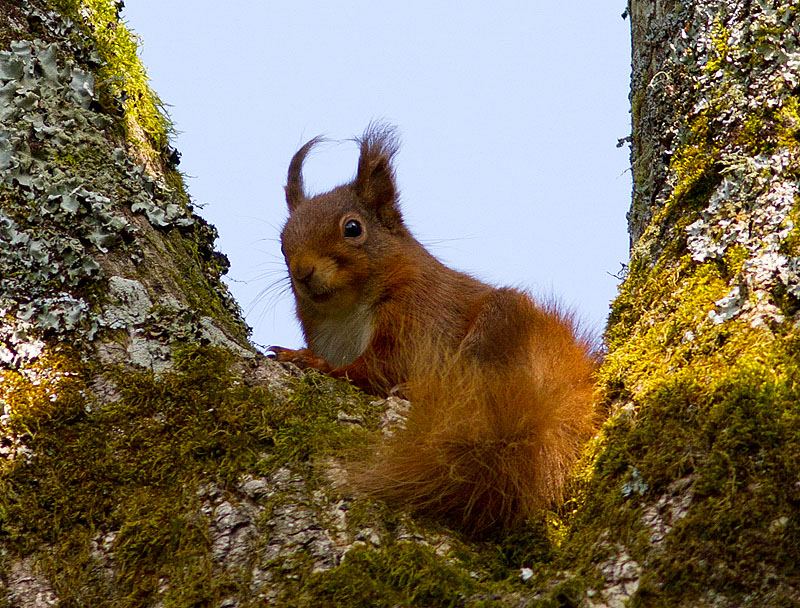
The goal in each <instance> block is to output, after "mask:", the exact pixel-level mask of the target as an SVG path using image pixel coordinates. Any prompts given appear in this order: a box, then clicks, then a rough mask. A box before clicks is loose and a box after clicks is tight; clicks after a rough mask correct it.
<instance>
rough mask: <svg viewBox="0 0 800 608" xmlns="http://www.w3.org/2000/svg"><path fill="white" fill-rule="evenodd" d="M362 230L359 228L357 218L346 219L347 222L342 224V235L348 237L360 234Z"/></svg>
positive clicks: (351, 237) (359, 224) (352, 237)
mask: <svg viewBox="0 0 800 608" xmlns="http://www.w3.org/2000/svg"><path fill="white" fill-rule="evenodd" d="M362 232H363V230H362V228H361V222H359V221H358V220H348V222H347V223H346V224H345V225H344V236H345V237H346V238H349V239H354V238H356V237H359V236H361V233H362Z"/></svg>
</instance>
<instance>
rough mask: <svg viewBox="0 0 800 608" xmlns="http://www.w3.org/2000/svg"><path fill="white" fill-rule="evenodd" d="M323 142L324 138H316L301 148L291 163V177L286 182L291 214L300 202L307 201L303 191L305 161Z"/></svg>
mask: <svg viewBox="0 0 800 608" xmlns="http://www.w3.org/2000/svg"><path fill="white" fill-rule="evenodd" d="M321 141H323V138H322V137H315V138H314V139H312V140H311V141H309V142H307V143H306V144H305V145H304V146H303V147H302V148H300V149H299V150H298V151H297V152H296V153H295V155H294V156H293V157H292V162H290V163H289V177H288V179H287V180H286V188H285V190H286V204H287V205H289V213H291V212H292V211H294V209H295V207H297V205H298V203H300V201H303V200H305V199H306V194H305V192H304V190H303V161H304V160H305V159H306V155H307V154H308V153H309V151H310V150H311V148H313V147H314V146H315V145H317V144H318V143H319V142H321Z"/></svg>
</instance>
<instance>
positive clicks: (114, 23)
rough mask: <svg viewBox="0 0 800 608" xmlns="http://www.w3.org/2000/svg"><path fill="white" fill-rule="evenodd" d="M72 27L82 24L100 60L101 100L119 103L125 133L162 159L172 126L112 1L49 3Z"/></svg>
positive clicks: (132, 38) (61, 1)
mask: <svg viewBox="0 0 800 608" xmlns="http://www.w3.org/2000/svg"><path fill="white" fill-rule="evenodd" d="M51 2H52V4H53V6H55V7H56V8H57V9H58V10H59V11H61V12H62V14H64V15H65V16H68V17H69V18H70V19H72V20H73V21H74V22H75V23H79V24H84V25H85V26H86V28H87V30H88V33H89V35H90V36H91V38H92V39H93V40H94V42H95V45H96V47H97V51H98V52H99V53H100V55H101V57H102V58H103V61H104V63H103V65H102V67H101V68H100V69H99V71H98V74H97V76H98V83H97V84H98V87H99V88H100V90H101V97H105V98H109V97H110V98H112V99H122V107H123V109H124V112H125V117H126V122H125V132H126V134H127V136H128V138H129V139H131V140H132V141H134V142H135V143H136V144H137V146H138V147H139V148H140V149H141V150H142V151H143V152H145V153H146V154H148V155H149V156H151V157H152V158H162V155H163V153H164V151H165V150H166V147H167V144H168V141H169V135H170V133H172V124H171V122H170V120H169V119H168V118H167V116H166V114H165V112H164V107H163V104H162V102H161V100H160V99H159V98H158V96H157V95H156V94H155V93H154V92H153V91H152V89H151V88H150V85H149V84H148V77H147V72H146V71H145V68H144V66H143V65H142V63H141V61H140V60H139V57H138V55H137V51H138V43H137V39H136V37H135V36H134V35H133V34H132V33H131V32H130V31H129V30H128V29H127V28H126V27H125V25H124V24H123V23H121V22H120V20H119V14H118V12H119V8H120V5H119V3H118V2H116V1H115V0H51Z"/></svg>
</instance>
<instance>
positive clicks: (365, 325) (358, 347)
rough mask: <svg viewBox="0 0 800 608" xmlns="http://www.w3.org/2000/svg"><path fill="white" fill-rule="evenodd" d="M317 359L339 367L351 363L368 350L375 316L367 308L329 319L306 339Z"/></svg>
mask: <svg viewBox="0 0 800 608" xmlns="http://www.w3.org/2000/svg"><path fill="white" fill-rule="evenodd" d="M307 338H308V342H309V346H310V347H311V349H312V350H313V351H314V353H315V354H316V355H317V356H320V357H322V358H323V359H325V360H326V361H327V362H328V363H330V364H331V365H334V366H336V367H340V366H342V365H347V364H348V363H351V362H352V361H353V360H354V359H355V358H356V357H358V356H359V355H360V354H361V353H363V352H364V349H366V348H367V345H368V344H369V341H370V338H372V313H371V312H370V310H369V309H368V308H367V307H366V306H357V307H355V308H354V309H352V310H351V311H349V312H346V313H344V314H341V315H336V316H335V317H328V318H326V319H325V320H324V321H322V322H321V323H318V324H317V325H316V326H315V327H314V329H313V333H312V334H309V335H308V336H307Z"/></svg>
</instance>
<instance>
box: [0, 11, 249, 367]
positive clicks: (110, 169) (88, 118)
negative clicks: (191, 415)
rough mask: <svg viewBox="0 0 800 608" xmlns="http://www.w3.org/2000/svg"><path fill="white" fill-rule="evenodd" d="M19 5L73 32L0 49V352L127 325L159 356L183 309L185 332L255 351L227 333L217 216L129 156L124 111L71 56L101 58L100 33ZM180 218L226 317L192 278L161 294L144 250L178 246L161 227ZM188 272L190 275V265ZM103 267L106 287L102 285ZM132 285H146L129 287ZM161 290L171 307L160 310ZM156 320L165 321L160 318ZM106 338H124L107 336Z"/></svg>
mask: <svg viewBox="0 0 800 608" xmlns="http://www.w3.org/2000/svg"><path fill="white" fill-rule="evenodd" d="M23 10H24V11H27V14H28V17H29V18H31V19H33V18H34V17H35V18H36V19H37V20H39V22H40V23H42V24H43V26H44V27H45V28H55V29H51V31H50V34H52V39H53V40H55V39H57V38H58V35H59V33H61V35H62V38H63V39H62V40H58V41H51V42H44V41H42V40H37V39H33V40H19V41H16V42H12V43H11V45H10V50H8V51H0V102H1V103H0V315H2V316H3V318H4V319H5V322H4V324H3V327H2V330H0V360H2V361H3V362H4V363H6V364H9V365H15V366H18V365H23V364H24V363H25V362H26V361H30V360H32V359H34V358H36V357H37V356H39V355H40V354H41V353H42V351H43V344H44V342H43V341H42V340H43V338H45V337H46V336H54V335H70V336H72V339H73V340H83V341H84V342H85V343H87V344H88V343H90V342H91V341H92V340H94V339H95V337H96V335H97V332H98V331H101V332H105V333H106V334H108V330H120V329H123V330H126V331H127V333H128V342H129V344H128V345H127V346H126V347H125V350H126V351H127V352H128V353H129V354H130V355H131V360H132V362H133V363H134V364H140V365H144V366H145V367H150V368H152V369H163V368H164V366H165V365H166V360H167V359H168V358H169V353H168V352H167V350H168V349H167V346H168V343H164V342H160V338H159V336H158V335H156V334H159V335H167V334H168V333H169V332H168V331H167V328H173V327H174V326H175V324H176V323H178V322H179V321H178V319H179V318H180V319H182V320H183V321H188V323H183V324H184V325H187V327H185V329H184V330H183V331H182V332H181V333H180V336H177V337H181V336H183V337H188V338H194V337H201V338H202V339H204V340H207V341H209V342H212V343H215V344H223V343H224V344H225V345H226V346H229V347H233V348H235V349H236V350H237V351H238V352H240V353H242V354H244V353H248V354H251V353H252V350H251V349H250V347H249V345H247V344H246V343H244V344H242V340H241V336H237V337H236V339H233V338H231V337H230V336H227V333H228V331H229V329H230V327H229V325H230V320H229V319H231V318H233V319H238V318H239V317H238V314H239V313H238V308H237V307H236V305H235V303H233V301H232V299H231V298H230V295H229V294H228V293H227V290H226V289H225V287H224V286H223V285H222V284H221V283H219V280H218V279H219V277H218V275H217V276H215V273H219V272H224V270H225V269H226V263H225V261H224V260H223V259H222V258H221V257H219V256H218V255H217V254H215V253H214V252H213V250H212V249H211V246H212V243H213V240H214V238H215V236H216V232H215V231H214V229H213V227H211V226H208V225H207V224H206V223H205V222H203V221H202V220H200V219H199V218H197V216H195V215H194V214H193V212H192V207H191V205H190V204H189V203H188V200H187V199H186V197H185V195H184V194H183V193H182V192H179V191H177V190H175V189H174V188H172V187H170V186H168V185H167V184H166V183H165V181H164V180H163V179H162V178H161V177H159V176H155V175H152V174H150V172H149V171H148V169H147V168H146V167H145V166H144V165H143V164H141V163H137V162H136V161H134V160H133V158H134V157H135V156H136V155H135V154H134V155H131V154H130V153H129V151H128V146H127V145H126V144H125V142H124V141H122V140H121V139H120V138H119V137H118V135H116V134H115V129H116V126H115V124H116V123H115V120H116V118H115V116H113V115H109V114H107V113H106V112H105V111H104V110H103V109H102V107H101V105H100V104H99V103H98V101H99V99H98V94H97V92H96V83H95V78H94V75H93V74H92V73H91V72H90V71H87V70H86V69H84V68H83V67H80V66H78V65H77V64H76V63H75V62H74V60H73V59H72V58H71V57H73V56H76V55H81V56H84V57H89V60H87V63H88V64H89V65H94V64H98V63H99V62H100V58H99V56H98V55H97V53H96V52H94V51H92V49H91V42H90V41H88V40H87V39H86V38H85V37H82V36H80V35H79V30H78V28H76V27H75V26H74V25H73V24H71V23H70V22H69V21H68V20H67V21H65V20H59V19H58V18H57V17H55V16H53V15H50V14H49V13H48V12H47V11H43V10H41V9H40V8H39V7H36V6H29V7H27V8H25V9H23ZM65 28H66V29H65ZM66 34H68V35H66ZM48 38H51V37H48ZM75 40H80V41H82V42H83V43H85V44H86V45H87V47H86V49H85V50H84V51H83V52H82V53H77V52H76V49H75V48H73V47H71V46H70V45H74V44H75V42H74V41H75ZM176 230H177V231H184V232H187V231H188V232H187V234H186V236H187V237H188V239H190V240H195V244H193V245H190V246H189V247H190V249H187V251H186V252H185V253H182V254H181V255H196V256H197V261H200V262H201V263H202V264H205V265H207V268H198V269H197V271H196V272H197V277H196V278H195V279H194V280H195V281H203V280H207V281H208V282H209V284H208V286H207V287H204V288H203V289H209V288H210V289H211V290H216V294H214V295H213V296H211V297H212V298H219V302H220V304H219V305H218V306H219V308H221V309H223V310H224V309H227V312H226V313H225V314H226V315H229V317H228V319H226V320H225V321H223V322H220V321H219V320H217V319H214V318H212V317H211V316H209V312H210V311H207V310H203V311H199V310H197V309H196V304H195V302H194V301H192V303H189V301H187V299H188V298H189V297H192V296H194V295H195V294H192V295H191V296H187V294H186V289H185V287H179V286H177V285H176V286H169V287H168V288H167V292H168V293H167V294H164V293H163V291H164V286H163V283H164V281H165V278H163V277H161V278H159V277H156V278H155V282H156V284H155V285H154V284H152V283H153V280H151V279H146V275H148V274H150V273H152V271H153V268H152V267H151V266H152V262H151V263H150V264H147V265H143V264H142V263H143V262H144V261H145V260H148V261H152V260H153V259H155V258H158V257H159V256H163V255H165V254H167V255H168V254H169V253H168V248H165V246H163V245H159V244H158V241H159V240H164V241H165V242H166V239H167V237H168V236H169V234H170V232H171V231H176ZM162 235H163V236H162ZM153 245H155V250H154V251H148V249H149V248H150V247H151V246H153ZM191 248H196V252H195V253H194V254H192V252H191ZM203 260H205V261H203ZM188 263H190V264H195V263H196V261H195V260H192V261H190V262H188ZM203 272H207V276H206V277H202V273H203ZM136 275H139V276H136ZM179 280H181V281H187V280H192V279H191V275H187V274H186V273H183V274H181V275H180V279H179ZM106 281H107V282H108V283H107V294H108V295H107V300H106V298H105V297H103V296H102V295H101V294H102V293H103V292H104V290H106V288H105V287H104V282H106ZM125 282H127V283H125ZM158 283H161V284H162V286H161V287H159V285H158ZM124 285H128V287H131V286H134V285H136V286H137V287H136V288H135V291H134V292H130V293H128V294H125V293H123V292H122V291H121V290H123V287H124ZM154 287H155V289H154ZM192 289H195V290H196V291H199V290H197V289H196V288H194V287H192ZM129 298H133V300H132V301H130V302H129V301H127V299H129ZM154 303H155V304H158V305H159V306H160V309H161V310H162V312H164V313H165V314H162V315H160V316H159V314H158V310H156V308H157V307H156V306H155V304H154ZM129 305H132V306H133V308H131V307H130V306H129ZM106 306H107V308H106ZM134 309H135V312H133V311H134ZM231 313H232V314H231ZM214 316H216V315H214ZM159 322H163V327H162V329H161V330H160V331H154V326H155V325H157V324H159ZM235 323H239V324H241V321H240V320H239V321H235ZM143 325H147V326H148V327H147V331H145V330H144V328H143ZM222 327H225V328H226V329H221V328H222ZM236 331H237V333H242V332H240V330H239V329H238V328H237V330H236ZM174 339H175V336H170V338H169V340H174ZM109 349H110V350H111V351H114V350H117V349H114V348H113V347H112V346H109V345H108V344H106V346H105V347H102V348H101V350H102V351H103V352H107V351H109Z"/></svg>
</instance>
